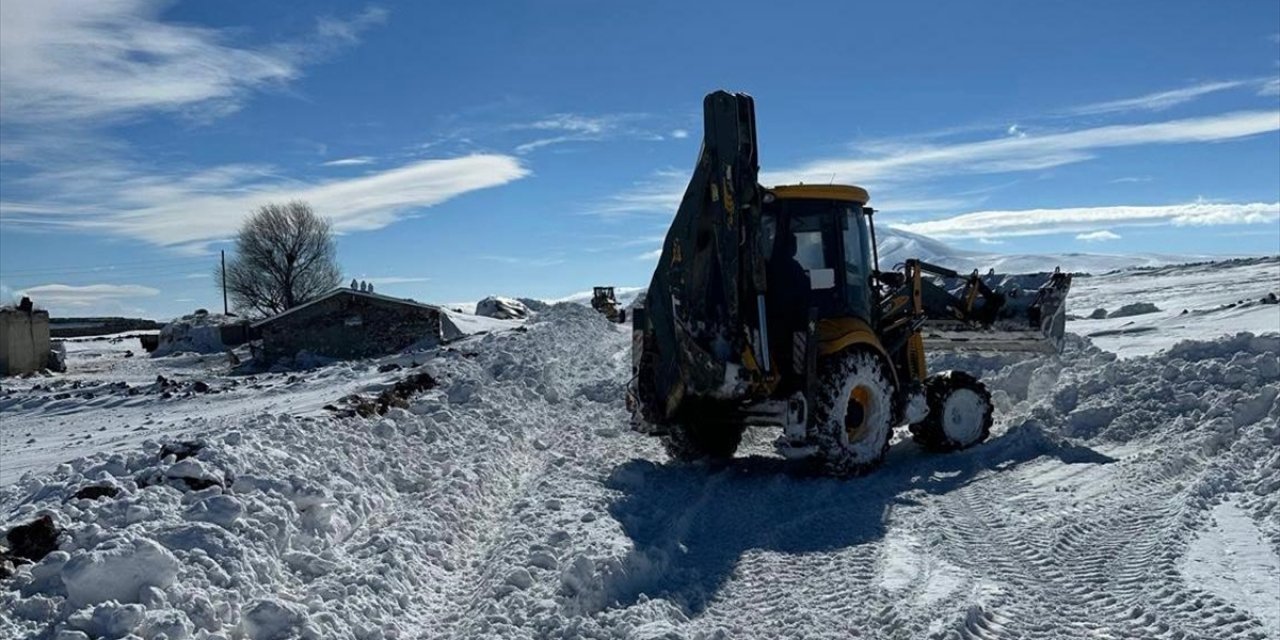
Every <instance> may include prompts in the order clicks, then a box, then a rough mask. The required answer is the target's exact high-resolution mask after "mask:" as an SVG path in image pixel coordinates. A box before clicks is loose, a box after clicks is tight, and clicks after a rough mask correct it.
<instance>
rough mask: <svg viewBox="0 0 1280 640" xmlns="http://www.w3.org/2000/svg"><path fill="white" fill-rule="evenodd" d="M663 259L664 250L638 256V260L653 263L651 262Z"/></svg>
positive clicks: (655, 250)
mask: <svg viewBox="0 0 1280 640" xmlns="http://www.w3.org/2000/svg"><path fill="white" fill-rule="evenodd" d="M661 257H662V249H654V250H653V251H646V252H644V253H642V254H640V255H638V256H636V260H645V261H651V260H657V259H658V258H661Z"/></svg>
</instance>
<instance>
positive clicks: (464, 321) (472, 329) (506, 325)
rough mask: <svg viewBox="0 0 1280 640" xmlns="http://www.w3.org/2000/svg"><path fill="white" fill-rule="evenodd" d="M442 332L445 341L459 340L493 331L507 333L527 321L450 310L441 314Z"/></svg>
mask: <svg viewBox="0 0 1280 640" xmlns="http://www.w3.org/2000/svg"><path fill="white" fill-rule="evenodd" d="M440 320H441V327H440V329H441V332H442V334H443V336H444V339H445V340H459V339H462V338H465V337H466V336H473V335H477V334H481V333H490V332H493V331H507V330H510V329H514V328H516V327H519V326H521V325H523V324H524V322H525V319H523V318H522V319H513V320H504V319H501V318H492V317H488V316H482V315H473V314H470V313H462V312H459V311H452V310H449V309H442V310H441V312H440Z"/></svg>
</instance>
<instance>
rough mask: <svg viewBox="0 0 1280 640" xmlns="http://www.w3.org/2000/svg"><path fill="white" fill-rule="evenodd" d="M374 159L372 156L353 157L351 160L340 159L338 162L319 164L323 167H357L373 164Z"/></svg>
mask: <svg viewBox="0 0 1280 640" xmlns="http://www.w3.org/2000/svg"><path fill="white" fill-rule="evenodd" d="M374 161H375V159H374V158H373V157H372V156H355V157H352V158H340V159H338V160H330V161H328V162H322V163H320V164H321V166H325V167H358V166H361V165H366V164H373V163H374Z"/></svg>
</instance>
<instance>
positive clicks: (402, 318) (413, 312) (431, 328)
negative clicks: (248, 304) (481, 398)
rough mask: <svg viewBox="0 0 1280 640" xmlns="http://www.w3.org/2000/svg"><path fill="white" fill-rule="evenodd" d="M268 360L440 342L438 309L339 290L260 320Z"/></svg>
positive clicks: (359, 354) (346, 355)
mask: <svg viewBox="0 0 1280 640" xmlns="http://www.w3.org/2000/svg"><path fill="white" fill-rule="evenodd" d="M257 328H258V331H259V332H260V335H261V338H262V355H263V358H264V359H265V360H267V361H268V362H275V361H276V360H279V359H281V358H285V357H292V356H295V355H297V354H298V353H299V352H302V351H306V352H309V353H312V354H315V355H320V356H325V357H329V358H338V359H352V358H368V357H373V356H381V355H387V354H390V353H395V352H397V351H400V350H402V349H405V348H407V347H409V346H411V345H414V344H417V343H424V344H431V345H434V344H438V343H439V342H440V336H441V332H440V312H439V311H438V310H436V309H432V308H429V307H423V306H419V305H414V304H406V303H398V302H396V301H394V300H387V299H381V298H377V297H373V296H365V295H360V294H359V293H356V292H352V293H340V294H338V295H334V296H331V297H329V298H326V299H323V300H320V301H318V302H315V303H313V304H311V305H309V306H306V307H303V308H300V309H296V310H294V311H292V312H289V313H288V314H286V315H284V316H282V317H278V318H275V319H272V320H268V321H267V322H265V323H262V324H260V325H258V327H257Z"/></svg>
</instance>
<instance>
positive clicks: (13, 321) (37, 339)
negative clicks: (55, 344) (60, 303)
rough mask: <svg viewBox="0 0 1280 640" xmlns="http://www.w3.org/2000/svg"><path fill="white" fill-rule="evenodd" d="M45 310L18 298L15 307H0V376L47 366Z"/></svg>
mask: <svg viewBox="0 0 1280 640" xmlns="http://www.w3.org/2000/svg"><path fill="white" fill-rule="evenodd" d="M49 346H50V345H49V312H48V311H43V310H39V309H35V308H34V307H33V306H32V305H31V300H29V299H27V298H23V299H22V304H20V305H18V306H16V307H0V375H5V376H12V375H18V374H23V373H30V372H32V371H39V370H41V369H47V368H49V364H50V363H49Z"/></svg>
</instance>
